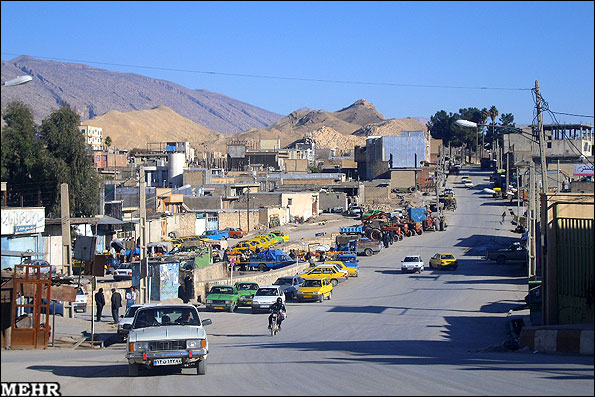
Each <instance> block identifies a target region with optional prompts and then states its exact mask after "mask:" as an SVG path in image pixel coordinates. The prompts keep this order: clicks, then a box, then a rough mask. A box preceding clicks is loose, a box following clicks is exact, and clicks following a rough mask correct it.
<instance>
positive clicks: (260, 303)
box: [252, 285, 285, 313]
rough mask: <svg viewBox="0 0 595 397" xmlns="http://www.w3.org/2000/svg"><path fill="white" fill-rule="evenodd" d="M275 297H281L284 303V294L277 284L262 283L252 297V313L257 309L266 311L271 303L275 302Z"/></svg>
mask: <svg viewBox="0 0 595 397" xmlns="http://www.w3.org/2000/svg"><path fill="white" fill-rule="evenodd" d="M277 298H281V300H282V301H283V303H285V294H284V293H283V290H282V289H281V286H279V285H263V286H261V287H260V288H258V291H256V294H254V298H253V299H252V313H256V312H258V311H262V310H265V311H268V310H269V308H270V307H271V306H272V305H273V303H275V302H277Z"/></svg>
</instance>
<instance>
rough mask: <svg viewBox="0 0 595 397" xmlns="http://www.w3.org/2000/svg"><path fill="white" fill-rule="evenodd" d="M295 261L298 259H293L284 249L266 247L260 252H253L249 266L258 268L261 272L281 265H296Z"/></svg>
mask: <svg viewBox="0 0 595 397" xmlns="http://www.w3.org/2000/svg"><path fill="white" fill-rule="evenodd" d="M295 263H296V260H295V259H291V257H290V256H289V255H287V254H286V253H284V252H283V251H281V250H273V249H266V250H264V251H261V252H259V253H258V254H253V255H251V256H250V259H249V260H248V266H249V267H251V268H253V269H258V270H260V271H261V272H265V271H267V270H273V269H279V268H281V267H285V266H289V265H294V264H295Z"/></svg>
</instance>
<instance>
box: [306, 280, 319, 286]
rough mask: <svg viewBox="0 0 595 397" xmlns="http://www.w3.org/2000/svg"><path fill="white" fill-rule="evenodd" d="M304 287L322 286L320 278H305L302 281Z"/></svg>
mask: <svg viewBox="0 0 595 397" xmlns="http://www.w3.org/2000/svg"><path fill="white" fill-rule="evenodd" d="M304 287H322V282H321V281H320V280H306V281H304Z"/></svg>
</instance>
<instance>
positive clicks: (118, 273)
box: [114, 264, 132, 281]
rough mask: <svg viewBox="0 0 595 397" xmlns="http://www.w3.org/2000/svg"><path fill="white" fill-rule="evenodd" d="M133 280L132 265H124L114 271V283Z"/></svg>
mask: <svg viewBox="0 0 595 397" xmlns="http://www.w3.org/2000/svg"><path fill="white" fill-rule="evenodd" d="M122 280H132V265H131V264H124V265H122V266H120V267H119V268H117V269H116V270H114V281H122Z"/></svg>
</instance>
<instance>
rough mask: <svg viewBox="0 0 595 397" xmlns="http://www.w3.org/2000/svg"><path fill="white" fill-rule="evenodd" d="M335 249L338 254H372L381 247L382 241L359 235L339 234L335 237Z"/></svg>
mask: <svg viewBox="0 0 595 397" xmlns="http://www.w3.org/2000/svg"><path fill="white" fill-rule="evenodd" d="M336 244H337V250H336V252H337V253H339V254H348V253H351V254H353V253H355V254H357V255H366V256H372V255H374V254H377V253H378V252H380V250H381V249H382V242H380V241H376V240H371V239H369V238H366V237H361V236H360V235H347V234H341V235H339V236H337V237H336Z"/></svg>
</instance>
